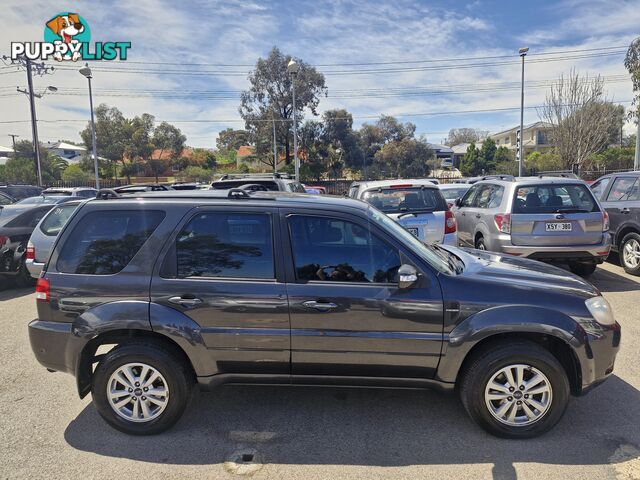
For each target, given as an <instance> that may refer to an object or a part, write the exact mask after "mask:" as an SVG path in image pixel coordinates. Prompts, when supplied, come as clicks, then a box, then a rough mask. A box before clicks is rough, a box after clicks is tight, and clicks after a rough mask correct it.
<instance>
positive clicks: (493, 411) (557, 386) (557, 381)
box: [460, 342, 569, 438]
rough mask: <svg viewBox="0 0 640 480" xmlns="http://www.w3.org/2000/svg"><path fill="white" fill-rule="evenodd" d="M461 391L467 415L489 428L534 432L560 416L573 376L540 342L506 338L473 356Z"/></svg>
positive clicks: (509, 434)
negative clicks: (567, 373)
mask: <svg viewBox="0 0 640 480" xmlns="http://www.w3.org/2000/svg"><path fill="white" fill-rule="evenodd" d="M460 396H461V399H462V403H463V405H464V407H465V409H466V410H467V412H468V413H469V415H470V416H471V417H472V418H473V419H474V420H475V421H476V423H478V424H479V425H480V426H481V427H482V428H484V429H485V430H487V431H488V432H489V433H492V434H493V435H496V436H499V437H505V438H531V437H535V436H538V435H541V434H543V433H545V432H546V431H548V430H549V429H551V428H552V427H553V426H554V425H555V424H556V423H558V421H559V420H560V418H562V415H563V414H564V411H565V408H566V406H567V402H568V400H569V381H568V379H567V375H566V373H565V371H564V368H563V367H562V365H560V363H559V362H558V360H557V359H556V358H555V357H554V356H553V355H552V354H551V353H550V352H549V351H547V350H545V349H544V348H542V347H541V346H539V345H537V344H535V343H533V342H513V343H509V344H506V343H505V344H501V345H498V346H495V347H494V348H492V349H491V350H489V351H487V350H485V351H483V352H482V354H481V355H476V356H474V357H473V358H472V359H471V361H470V363H469V365H468V366H467V368H466V369H465V372H464V374H463V377H462V380H461V382H460Z"/></svg>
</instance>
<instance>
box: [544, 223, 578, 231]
mask: <svg viewBox="0 0 640 480" xmlns="http://www.w3.org/2000/svg"><path fill="white" fill-rule="evenodd" d="M544 229H545V231H546V232H570V231H571V229H572V226H571V222H553V223H545V225H544Z"/></svg>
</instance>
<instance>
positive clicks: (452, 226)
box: [444, 210, 458, 235]
mask: <svg viewBox="0 0 640 480" xmlns="http://www.w3.org/2000/svg"><path fill="white" fill-rule="evenodd" d="M457 229H458V225H457V224H456V217H454V216H453V212H451V210H447V211H446V212H445V214H444V233H445V235H446V234H447V233H455V232H456V230H457Z"/></svg>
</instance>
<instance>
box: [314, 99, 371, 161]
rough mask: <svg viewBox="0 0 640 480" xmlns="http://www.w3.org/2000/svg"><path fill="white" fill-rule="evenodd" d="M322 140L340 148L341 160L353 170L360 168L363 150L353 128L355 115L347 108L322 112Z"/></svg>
mask: <svg viewBox="0 0 640 480" xmlns="http://www.w3.org/2000/svg"><path fill="white" fill-rule="evenodd" d="M322 121H323V124H324V126H323V132H322V140H323V142H324V143H325V144H327V145H331V146H332V147H333V148H334V149H338V148H339V149H340V151H341V162H342V163H343V164H344V165H345V166H347V167H349V168H350V169H352V170H360V169H361V168H362V164H363V158H362V156H363V151H362V148H361V147H360V142H359V138H358V135H357V133H356V132H355V131H354V130H353V116H352V115H351V114H350V113H349V112H348V111H347V110H345V109H336V110H327V111H326V112H324V113H323V114H322Z"/></svg>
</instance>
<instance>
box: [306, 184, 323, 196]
mask: <svg viewBox="0 0 640 480" xmlns="http://www.w3.org/2000/svg"><path fill="white" fill-rule="evenodd" d="M304 191H305V192H307V193H312V194H315V195H326V194H327V187H320V186H316V185H305V186H304Z"/></svg>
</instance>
